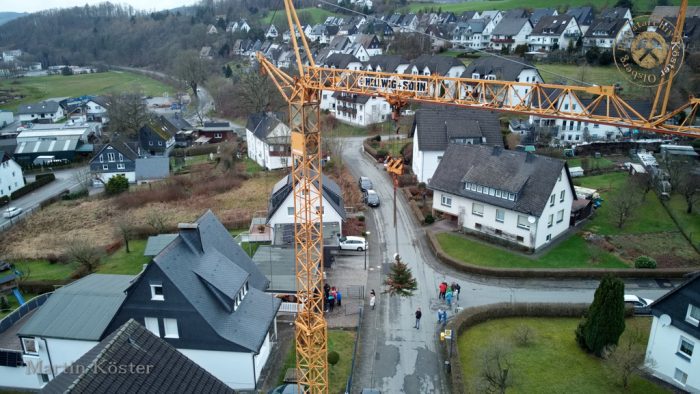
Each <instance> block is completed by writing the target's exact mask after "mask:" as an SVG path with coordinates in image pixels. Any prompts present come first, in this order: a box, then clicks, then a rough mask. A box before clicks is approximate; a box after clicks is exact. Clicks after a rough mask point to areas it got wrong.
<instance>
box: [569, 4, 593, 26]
mask: <svg viewBox="0 0 700 394" xmlns="http://www.w3.org/2000/svg"><path fill="white" fill-rule="evenodd" d="M566 14H567V15H571V16H573V17H574V18H576V23H578V24H579V25H584V26H585V25H586V24H587V23H591V21H593V9H592V8H591V7H576V8H569V9H568V10H567V11H566Z"/></svg>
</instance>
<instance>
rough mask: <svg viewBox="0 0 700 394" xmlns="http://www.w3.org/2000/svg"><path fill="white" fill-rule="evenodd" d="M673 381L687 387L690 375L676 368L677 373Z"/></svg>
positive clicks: (674, 374)
mask: <svg viewBox="0 0 700 394" xmlns="http://www.w3.org/2000/svg"><path fill="white" fill-rule="evenodd" d="M679 375H680V378H679ZM673 380H675V381H676V382H678V383H680V384H682V385H683V386H685V383H686V382H687V381H688V374H687V373H685V372H683V371H681V370H680V369H678V368H676V371H675V372H674V373H673Z"/></svg>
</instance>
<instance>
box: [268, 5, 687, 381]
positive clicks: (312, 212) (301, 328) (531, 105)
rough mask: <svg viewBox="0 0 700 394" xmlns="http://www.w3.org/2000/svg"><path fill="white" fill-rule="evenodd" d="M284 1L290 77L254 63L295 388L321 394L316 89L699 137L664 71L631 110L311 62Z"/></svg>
mask: <svg viewBox="0 0 700 394" xmlns="http://www.w3.org/2000/svg"><path fill="white" fill-rule="evenodd" d="M284 7H285V11H286V17H287V23H288V24H289V31H290V39H291V41H292V46H293V48H294V52H295V54H296V65H297V69H298V72H299V75H298V76H290V75H289V74H287V73H285V72H284V71H282V70H280V69H279V68H277V67H276V66H275V65H274V64H272V63H271V62H270V61H269V60H268V59H267V58H265V56H264V55H263V54H261V53H258V54H257V56H256V57H257V60H258V62H259V64H260V67H261V71H262V72H263V73H266V74H267V75H268V76H270V78H271V79H272V81H273V83H274V84H275V86H276V87H277V89H278V90H279V92H280V93H281V94H282V96H283V97H284V99H285V100H286V101H287V103H288V105H289V126H290V129H291V147H292V174H291V177H292V190H293V195H294V223H295V224H294V241H295V242H294V255H295V264H296V286H297V299H298V302H299V312H298V314H297V317H296V320H295V339H296V353H297V359H296V366H297V380H298V383H297V384H298V385H299V392H310V393H327V392H328V363H327V350H328V348H327V346H328V340H327V324H326V321H325V318H324V316H323V309H324V304H323V303H324V300H323V295H324V294H323V278H324V275H323V220H322V216H323V215H322V213H323V197H322V196H323V192H322V190H323V185H322V182H323V179H322V169H321V130H320V108H319V104H320V103H319V101H320V94H321V92H322V91H323V90H329V91H336V92H344V93H350V94H359V95H369V96H375V97H383V98H384V99H386V100H387V102H388V103H389V104H390V105H391V107H392V110H393V111H394V113H395V114H398V113H399V111H400V109H401V108H402V107H403V106H405V105H406V104H407V103H409V102H423V103H433V104H443V105H454V106H458V107H464V108H476V109H484V110H491V111H500V112H505V113H516V114H524V115H535V116H539V117H545V118H562V119H570V120H576V121H581V122H589V123H598V124H609V125H615V126H622V127H628V128H638V129H642V130H648V131H652V132H656V133H662V134H669V135H679V136H686V137H693V138H700V127H698V126H697V125H696V124H695V119H696V115H697V112H698V109H699V108H700V99H698V98H694V97H691V98H690V100H689V101H688V102H687V103H685V104H683V105H682V106H680V107H678V108H676V109H675V110H673V111H669V112H667V111H666V108H667V104H668V98H669V95H670V86H671V82H672V79H673V77H672V75H669V76H668V77H666V78H665V79H664V80H662V82H661V84H660V85H659V87H658V89H657V94H656V97H655V100H654V106H653V109H652V112H651V113H650V114H641V113H639V112H638V111H637V110H635V109H634V108H633V106H632V105H630V104H629V103H627V102H626V101H625V100H623V99H622V98H621V97H619V96H618V95H617V90H616V89H615V87H614V86H597V85H593V86H573V85H560V84H546V83H527V82H512V81H500V80H484V79H472V78H452V77H444V76H440V75H411V74H396V73H390V72H375V71H366V70H347V69H335V68H327V67H319V66H317V65H316V64H315V62H314V59H313V55H312V53H311V50H310V49H309V45H308V43H307V42H306V37H305V36H304V33H303V28H302V25H301V23H300V22H299V18H298V16H297V14H296V11H295V9H294V5H293V4H292V0H284ZM686 8H687V0H682V2H681V12H680V13H679V17H678V25H677V26H676V31H675V34H674V38H675V39H678V38H679V37H680V38H682V27H683V21H684V18H682V17H684V15H685V9H686ZM297 34H298V36H297ZM304 58H305V59H304ZM304 60H306V62H308V65H305V64H304V63H305V62H304ZM666 62H667V63H668V58H667V59H666ZM565 100H568V102H569V103H573V104H576V105H568V106H566V107H565V108H566V109H562V105H561V103H562V102H563V101H565ZM568 108H571V109H568ZM657 112H658V113H657ZM681 113H685V114H686V115H687V116H685V118H684V119H683V121H682V122H680V123H679V124H674V122H673V120H674V118H675V117H676V116H677V115H679V114H681ZM396 171H399V170H396ZM396 173H399V172H396Z"/></svg>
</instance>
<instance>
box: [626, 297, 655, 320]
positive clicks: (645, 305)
mask: <svg viewBox="0 0 700 394" xmlns="http://www.w3.org/2000/svg"><path fill="white" fill-rule="evenodd" d="M652 302H654V300H650V299H648V298H642V297H638V296H636V295H633V294H625V305H631V306H632V307H634V313H635V314H636V315H648V314H650V313H651V309H649V304H651V303H652Z"/></svg>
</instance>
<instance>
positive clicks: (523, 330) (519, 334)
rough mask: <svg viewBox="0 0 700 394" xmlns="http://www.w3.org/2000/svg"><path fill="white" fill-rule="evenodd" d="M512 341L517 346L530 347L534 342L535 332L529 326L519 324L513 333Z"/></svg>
mask: <svg viewBox="0 0 700 394" xmlns="http://www.w3.org/2000/svg"><path fill="white" fill-rule="evenodd" d="M513 339H514V340H515V343H516V344H517V345H518V346H530V345H532V343H533V342H534V341H535V330H533V329H532V327H530V326H527V325H524V324H521V325H519V326H518V327H516V329H515V331H514V332H513Z"/></svg>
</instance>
